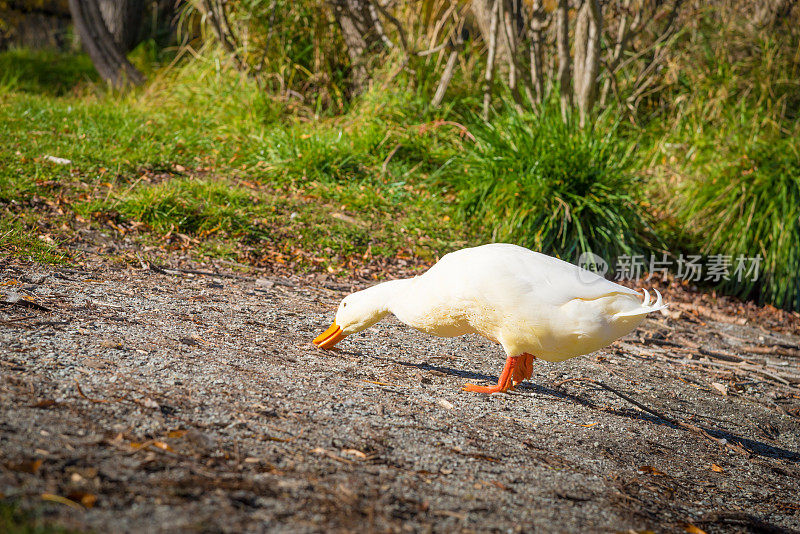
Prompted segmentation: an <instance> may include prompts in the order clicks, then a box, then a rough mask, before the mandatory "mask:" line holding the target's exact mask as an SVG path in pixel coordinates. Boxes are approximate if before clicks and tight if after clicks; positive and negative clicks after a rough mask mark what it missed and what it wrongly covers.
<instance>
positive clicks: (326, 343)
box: [313, 323, 344, 349]
mask: <svg viewBox="0 0 800 534" xmlns="http://www.w3.org/2000/svg"><path fill="white" fill-rule="evenodd" d="M342 338H344V334H343V333H342V328H341V327H340V326H339V325H337V324H336V323H333V324H332V325H331V327H330V328H328V329H327V330H325V331H324V332H323V333H321V334H320V335H318V336H317V337H315V338H314V342H313V343H314V345H316V346H318V347H319V348H321V349H329V348H331V347H333V346H334V345H336V344H337V343H338V342H340V341H341V340H342Z"/></svg>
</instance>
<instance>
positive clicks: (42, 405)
mask: <svg viewBox="0 0 800 534" xmlns="http://www.w3.org/2000/svg"><path fill="white" fill-rule="evenodd" d="M55 404H56V401H54V400H53V399H42V400H40V401H39V402H37V403H36V404H33V405H32V406H33V407H34V408H49V407H50V406H54V405H55Z"/></svg>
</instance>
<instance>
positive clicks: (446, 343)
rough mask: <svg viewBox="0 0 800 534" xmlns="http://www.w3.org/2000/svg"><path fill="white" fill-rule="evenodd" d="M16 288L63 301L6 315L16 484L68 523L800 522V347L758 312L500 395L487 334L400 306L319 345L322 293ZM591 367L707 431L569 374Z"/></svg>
mask: <svg viewBox="0 0 800 534" xmlns="http://www.w3.org/2000/svg"><path fill="white" fill-rule="evenodd" d="M0 283H2V284H4V285H3V286H2V287H0V294H2V297H0V300H3V299H5V300H6V301H9V300H12V301H13V300H14V299H15V298H17V297H18V296H21V297H25V296H26V295H27V296H29V297H30V298H33V299H34V300H35V301H36V302H37V303H39V304H42V305H44V306H46V307H48V308H49V309H50V310H51V311H50V312H47V311H44V310H41V309H35V308H30V307H26V306H22V305H20V301H18V302H17V303H16V304H13V305H11V304H6V305H3V306H2V307H0V455H1V456H0V494H2V495H3V496H4V498H5V499H6V500H13V501H15V502H18V503H20V505H21V506H23V507H24V508H26V509H33V510H36V512H37V513H38V514H41V515H42V517H44V518H45V519H47V520H50V521H53V522H56V523H58V524H62V525H66V526H69V527H73V528H77V529H93V530H95V531H97V532H106V531H109V530H113V531H117V532H122V531H130V532H167V531H169V532H175V531H209V532H217V531H222V532H240V531H252V532H266V531H269V532H280V531H292V532H320V531H351V530H355V529H359V530H365V529H368V530H370V531H390V532H402V531H436V532H454V531H492V530H502V531H504V532H509V531H510V532H515V531H527V532H530V531H537V532H608V531H628V529H633V530H636V531H641V530H653V531H659V532H674V531H683V530H684V528H689V531H691V532H698V530H691V527H688V525H694V526H695V527H696V528H698V529H701V530H702V531H705V532H708V533H712V532H749V531H753V532H773V531H774V532H783V531H786V529H798V530H800V500H798V499H799V497H798V480H800V465H798V462H800V453H799V452H798V451H800V383H798V379H797V377H798V376H800V337H797V336H792V335H789V334H780V333H777V332H771V331H768V330H766V329H765V328H764V327H763V326H760V325H759V324H748V325H739V324H734V323H733V322H723V321H714V320H710V319H708V318H703V317H700V318H699V319H697V318H693V317H692V315H691V314H688V313H683V314H679V313H675V314H674V315H672V316H670V315H660V316H656V317H654V318H653V319H649V320H648V321H647V322H646V323H645V324H644V325H643V327H642V328H640V329H639V330H637V331H636V332H634V333H633V334H632V335H630V336H628V337H627V338H626V339H624V340H622V341H619V342H617V343H616V344H614V345H613V346H611V347H609V348H608V349H606V350H604V351H600V352H598V353H595V354H592V355H590V356H585V357H582V358H576V359H573V360H570V361H568V362H565V363H562V364H547V363H538V367H537V368H536V369H535V371H534V376H533V381H532V382H530V383H526V384H525V385H523V386H522V387H520V388H518V389H517V391H515V392H513V393H511V394H505V395H494V396H491V397H487V396H482V395H478V394H469V393H463V392H461V391H459V387H460V386H461V385H462V384H463V383H465V382H466V381H477V382H484V383H488V382H494V381H496V379H497V378H496V377H497V373H498V372H499V371H500V369H501V367H502V364H503V356H502V351H501V350H500V348H499V347H498V346H495V345H494V344H492V343H490V342H488V341H486V340H483V339H481V338H475V337H464V338H457V339H436V338H431V337H428V336H425V335H422V334H420V333H417V332H414V331H412V330H410V329H408V328H406V327H404V326H403V325H401V324H400V323H398V322H397V321H395V320H393V319H392V320H387V321H384V322H382V323H380V324H378V325H376V326H375V327H373V328H372V329H370V330H368V331H366V332H364V333H362V334H360V335H357V336H351V337H349V338H347V339H346V340H345V341H343V342H342V343H340V345H339V346H340V347H341V349H340V350H337V351H332V352H323V351H321V350H318V349H316V348H314V347H313V346H312V345H311V344H310V340H311V339H312V338H313V337H314V336H315V335H316V334H318V333H319V332H320V331H321V330H322V329H324V328H326V327H327V326H328V325H329V324H330V320H331V319H332V312H333V310H334V309H335V307H336V305H337V303H338V300H339V299H340V298H341V297H342V296H343V295H344V293H341V292H337V291H334V290H330V289H325V288H319V287H310V286H304V285H302V284H299V283H297V282H291V281H286V280H282V279H271V280H267V279H258V280H255V279H253V278H244V277H243V278H220V277H211V276H203V275H191V274H185V273H172V274H170V273H163V272H161V273H159V272H154V271H152V270H146V269H141V270H139V269H119V268H110V267H97V268H95V269H87V270H70V269H58V268H51V267H41V266H39V267H37V266H33V265H4V266H3V268H2V270H1V271H0ZM665 298H667V299H669V292H668V290H666V291H665ZM678 315H680V317H678ZM577 377H582V378H587V379H592V380H596V381H599V382H602V383H604V384H607V385H609V386H611V387H613V388H615V389H617V390H619V391H620V392H623V393H624V394H625V395H628V396H630V397H631V398H633V399H634V400H636V401H637V402H639V403H641V404H643V405H645V406H646V407H648V408H650V409H653V410H655V411H656V412H658V413H661V414H664V415H665V416H668V417H669V418H671V419H673V420H678V421H680V422H682V423H684V424H685V425H688V426H689V427H699V428H697V430H698V431H693V430H691V429H687V428H686V427H682V426H679V425H676V424H673V423H671V422H668V421H666V420H664V419H663V418H660V417H657V416H655V415H651V414H648V413H646V412H644V411H642V410H641V409H639V408H637V407H635V406H634V405H633V404H631V403H629V402H627V401H626V400H623V399H622V398H620V397H618V396H616V395H613V394H611V393H609V392H608V391H606V390H604V389H602V388H600V387H598V386H596V385H594V384H591V383H586V382H580V381H572V382H567V383H564V384H562V385H558V384H559V382H561V381H563V380H566V379H570V378H577ZM703 434H705V435H703ZM720 439H721V440H724V441H720ZM770 529H773V530H770Z"/></svg>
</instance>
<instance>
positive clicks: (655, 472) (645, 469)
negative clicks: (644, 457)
mask: <svg viewBox="0 0 800 534" xmlns="http://www.w3.org/2000/svg"><path fill="white" fill-rule="evenodd" d="M639 472H640V473H647V474H649V475H659V476H666V473H665V472H663V471H659V470H658V469H656V468H655V467H653V466H652V465H642V466H640V467H639Z"/></svg>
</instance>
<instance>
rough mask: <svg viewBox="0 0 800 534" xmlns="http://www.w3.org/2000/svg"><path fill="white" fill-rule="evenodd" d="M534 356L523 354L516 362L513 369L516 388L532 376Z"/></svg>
mask: <svg viewBox="0 0 800 534" xmlns="http://www.w3.org/2000/svg"><path fill="white" fill-rule="evenodd" d="M535 359H536V356H534V355H533V354H528V353H527V352H523V353H522V355H521V356H520V357H519V360H517V365H516V366H515V367H514V385H515V386H518V385H520V384H521V383H522V382H524V381H525V380H528V379H529V378H530V377H531V375H532V374H533V360H535Z"/></svg>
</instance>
